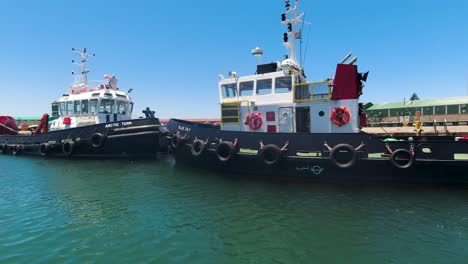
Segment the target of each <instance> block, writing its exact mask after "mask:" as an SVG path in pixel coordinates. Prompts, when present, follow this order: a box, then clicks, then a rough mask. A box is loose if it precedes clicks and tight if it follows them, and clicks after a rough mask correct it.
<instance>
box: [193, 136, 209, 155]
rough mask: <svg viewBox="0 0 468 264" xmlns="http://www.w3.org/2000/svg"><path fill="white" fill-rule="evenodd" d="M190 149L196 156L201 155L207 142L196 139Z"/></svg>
mask: <svg viewBox="0 0 468 264" xmlns="http://www.w3.org/2000/svg"><path fill="white" fill-rule="evenodd" d="M190 151H191V152H192V155H193V156H194V157H200V156H201V155H203V152H204V151H205V142H204V141H203V140H200V139H195V140H194V141H193V143H192V147H191V149H190Z"/></svg>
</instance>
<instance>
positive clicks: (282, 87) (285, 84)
mask: <svg viewBox="0 0 468 264" xmlns="http://www.w3.org/2000/svg"><path fill="white" fill-rule="evenodd" d="M291 90H292V79H291V76H284V77H278V78H276V79H275V93H289V92H291Z"/></svg>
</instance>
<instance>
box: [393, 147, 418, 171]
mask: <svg viewBox="0 0 468 264" xmlns="http://www.w3.org/2000/svg"><path fill="white" fill-rule="evenodd" d="M401 161H404V162H403V163H402V162H401ZM390 162H391V163H392V164H393V166H395V167H397V168H399V169H407V168H409V167H411V166H412V165H413V163H414V155H413V153H411V151H409V150H407V149H397V150H395V151H394V152H393V153H392V155H390Z"/></svg>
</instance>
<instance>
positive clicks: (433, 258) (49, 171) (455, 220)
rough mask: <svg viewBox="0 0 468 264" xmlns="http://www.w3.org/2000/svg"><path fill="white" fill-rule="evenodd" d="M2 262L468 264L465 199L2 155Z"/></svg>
mask: <svg viewBox="0 0 468 264" xmlns="http://www.w3.org/2000/svg"><path fill="white" fill-rule="evenodd" d="M376 173H378V172H377V171H376ZM0 263H360V264H362V263H468V188H467V187H437V186H425V187H420V186H414V185H410V186H408V185H397V186H385V185H364V186H358V185H355V186H354V185H331V184H328V185H327V184H310V183H307V184H304V183H293V184H291V183H289V184H286V183H284V182H271V181H262V180H252V179H249V177H242V178H239V177H234V176H229V175H217V174H214V173H209V172H206V171H200V170H193V169H191V168H187V167H182V166H175V162H174V161H173V160H172V159H171V158H167V157H163V158H162V159H160V160H158V161H128V160H103V161H92V160H62V159H42V158H29V157H14V156H0Z"/></svg>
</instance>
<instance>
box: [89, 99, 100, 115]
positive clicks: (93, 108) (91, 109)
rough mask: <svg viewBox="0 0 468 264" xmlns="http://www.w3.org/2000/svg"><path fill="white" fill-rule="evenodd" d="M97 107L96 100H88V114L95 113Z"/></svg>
mask: <svg viewBox="0 0 468 264" xmlns="http://www.w3.org/2000/svg"><path fill="white" fill-rule="evenodd" d="M97 105H98V99H91V100H89V113H90V114H96V113H97Z"/></svg>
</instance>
